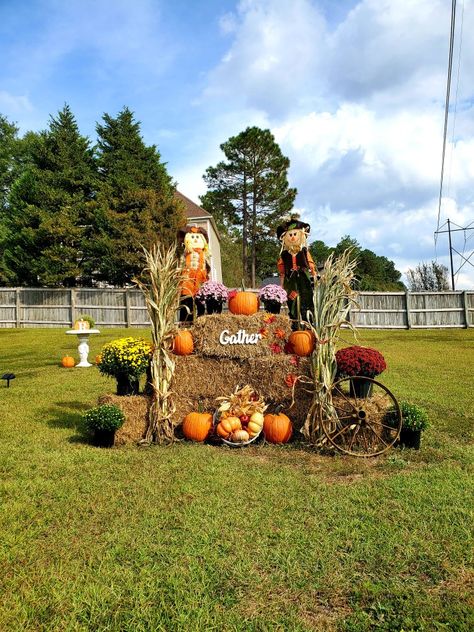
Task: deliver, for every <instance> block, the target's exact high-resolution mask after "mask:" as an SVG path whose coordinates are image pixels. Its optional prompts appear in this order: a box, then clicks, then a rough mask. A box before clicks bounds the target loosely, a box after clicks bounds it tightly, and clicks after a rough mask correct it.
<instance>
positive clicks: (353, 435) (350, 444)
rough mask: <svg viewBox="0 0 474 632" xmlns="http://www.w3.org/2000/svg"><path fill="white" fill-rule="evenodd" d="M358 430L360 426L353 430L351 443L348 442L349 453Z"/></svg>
mask: <svg viewBox="0 0 474 632" xmlns="http://www.w3.org/2000/svg"><path fill="white" fill-rule="evenodd" d="M359 430H360V426H357V428H356V429H355V430H354V432H353V434H352V438H351V441H350V443H349V447H348V450H349V452H350V451H351V450H352V446H353V445H354V440H355V438H356V435H357V433H358V432H359Z"/></svg>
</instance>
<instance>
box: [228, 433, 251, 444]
mask: <svg viewBox="0 0 474 632" xmlns="http://www.w3.org/2000/svg"><path fill="white" fill-rule="evenodd" d="M249 439H250V435H249V433H248V432H247V431H246V430H236V431H235V432H233V433H232V434H231V435H230V440H231V441H233V442H234V443H245V442H246V441H248V440H249Z"/></svg>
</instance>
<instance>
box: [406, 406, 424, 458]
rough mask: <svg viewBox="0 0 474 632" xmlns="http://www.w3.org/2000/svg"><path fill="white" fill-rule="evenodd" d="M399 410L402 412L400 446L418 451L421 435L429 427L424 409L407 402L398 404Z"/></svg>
mask: <svg viewBox="0 0 474 632" xmlns="http://www.w3.org/2000/svg"><path fill="white" fill-rule="evenodd" d="M400 410H401V412H402V429H401V432H400V445H402V446H405V447H406V448H414V449H415V450H419V449H420V444H421V433H422V432H423V430H426V428H427V427H428V425H429V422H428V414H427V412H426V410H425V409H424V408H421V407H420V406H417V405H416V404H410V403H409V402H400Z"/></svg>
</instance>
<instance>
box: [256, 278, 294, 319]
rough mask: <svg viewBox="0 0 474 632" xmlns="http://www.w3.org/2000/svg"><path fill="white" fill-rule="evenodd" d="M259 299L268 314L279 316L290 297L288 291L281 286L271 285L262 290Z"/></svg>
mask: <svg viewBox="0 0 474 632" xmlns="http://www.w3.org/2000/svg"><path fill="white" fill-rule="evenodd" d="M258 298H259V299H260V300H261V302H262V303H263V307H264V309H265V311H266V312H269V313H270V314H279V313H280V310H281V307H282V305H283V303H284V302H285V301H286V299H287V298H288V297H287V294H286V291H285V290H284V289H283V288H282V287H281V286H280V285H276V283H270V284H269V285H265V286H264V287H262V288H261V289H260V291H259V293H258Z"/></svg>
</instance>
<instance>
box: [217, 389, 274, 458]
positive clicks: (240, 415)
mask: <svg viewBox="0 0 474 632" xmlns="http://www.w3.org/2000/svg"><path fill="white" fill-rule="evenodd" d="M217 399H218V401H220V402H221V403H220V405H219V408H218V409H217V410H216V412H215V414H214V432H215V434H216V435H217V436H218V437H220V438H221V440H222V442H223V443H225V444H226V445H228V446H230V447H233V448H235V447H242V446H245V445H249V444H250V443H253V442H254V441H255V440H256V439H257V437H258V436H259V435H260V433H261V432H262V428H263V419H264V417H263V413H264V412H265V410H266V408H267V406H266V404H265V401H264V400H263V398H262V397H260V395H259V394H258V393H256V392H255V391H254V389H253V388H252V387H251V386H249V385H248V384H247V385H246V386H244V387H242V388H240V387H239V386H238V387H237V388H236V389H235V391H234V392H233V393H232V394H231V395H230V396H228V397H218V398H217Z"/></svg>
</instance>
